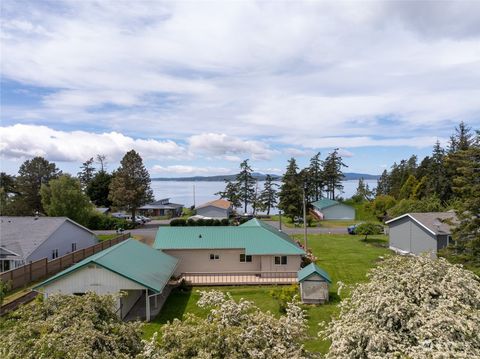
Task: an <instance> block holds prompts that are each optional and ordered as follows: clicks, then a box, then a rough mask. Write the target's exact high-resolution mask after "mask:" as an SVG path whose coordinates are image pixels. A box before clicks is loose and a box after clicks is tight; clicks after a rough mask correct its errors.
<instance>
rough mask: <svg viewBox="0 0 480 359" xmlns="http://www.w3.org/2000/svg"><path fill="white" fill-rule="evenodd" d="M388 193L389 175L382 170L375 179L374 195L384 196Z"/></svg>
mask: <svg viewBox="0 0 480 359" xmlns="http://www.w3.org/2000/svg"><path fill="white" fill-rule="evenodd" d="M388 194H390V177H389V175H388V171H387V170H383V172H382V175H381V176H380V178H379V179H378V181H377V188H376V189H375V196H386V195H388Z"/></svg>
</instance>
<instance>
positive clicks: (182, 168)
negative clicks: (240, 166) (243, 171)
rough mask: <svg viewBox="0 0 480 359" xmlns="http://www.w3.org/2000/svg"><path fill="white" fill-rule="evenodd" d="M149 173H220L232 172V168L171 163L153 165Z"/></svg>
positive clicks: (210, 174)
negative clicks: (169, 164) (167, 164)
mask: <svg viewBox="0 0 480 359" xmlns="http://www.w3.org/2000/svg"><path fill="white" fill-rule="evenodd" d="M150 172H151V173H155V174H163V175H183V176H185V175H191V176H193V175H209V176H212V175H221V174H231V173H234V172H235V171H233V170H232V169H229V168H221V167H197V166H188V165H171V166H160V165H155V166H153V167H152V168H151V170H150Z"/></svg>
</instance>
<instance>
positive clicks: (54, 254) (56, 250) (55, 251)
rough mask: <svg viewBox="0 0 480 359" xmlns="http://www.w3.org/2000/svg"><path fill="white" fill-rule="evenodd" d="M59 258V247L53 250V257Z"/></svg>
mask: <svg viewBox="0 0 480 359" xmlns="http://www.w3.org/2000/svg"><path fill="white" fill-rule="evenodd" d="M55 258H58V249H54V250H52V259H55Z"/></svg>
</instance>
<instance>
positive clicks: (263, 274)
mask: <svg viewBox="0 0 480 359" xmlns="http://www.w3.org/2000/svg"><path fill="white" fill-rule="evenodd" d="M181 278H182V279H183V280H184V281H185V283H186V284H188V285H249V284H252V285H253V284H292V283H297V272H273V271H244V272H223V273H212V272H185V273H182V274H181Z"/></svg>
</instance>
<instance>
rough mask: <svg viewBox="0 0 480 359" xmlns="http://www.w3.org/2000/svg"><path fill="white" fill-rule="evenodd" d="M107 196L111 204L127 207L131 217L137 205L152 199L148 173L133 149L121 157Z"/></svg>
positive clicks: (133, 215) (133, 216)
mask: <svg viewBox="0 0 480 359" xmlns="http://www.w3.org/2000/svg"><path fill="white" fill-rule="evenodd" d="M108 198H109V199H110V200H111V201H112V203H113V205H115V206H119V207H126V208H127V209H129V210H130V211H131V213H132V219H134V218H135V212H136V210H137V208H138V207H140V206H142V205H144V204H145V203H148V202H151V201H153V192H152V189H151V188H150V175H149V174H148V171H147V169H146V168H145V166H144V165H143V160H142V157H140V155H139V154H138V153H137V152H135V150H131V151H129V152H127V153H126V154H125V156H124V157H123V158H122V161H121V162H120V167H119V168H118V170H117V171H116V172H115V173H114V176H113V178H112V182H111V183H110V193H109V195H108Z"/></svg>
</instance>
